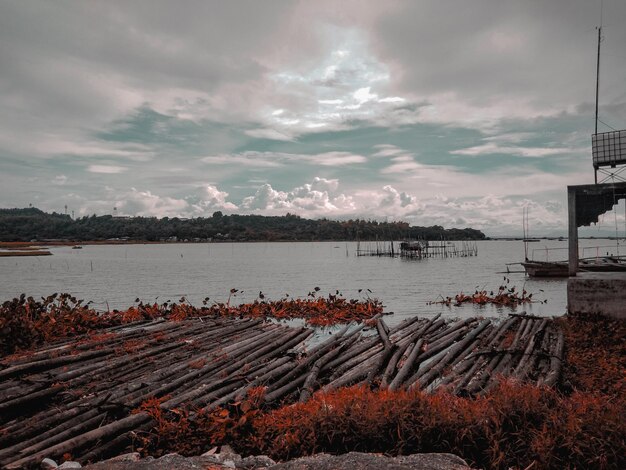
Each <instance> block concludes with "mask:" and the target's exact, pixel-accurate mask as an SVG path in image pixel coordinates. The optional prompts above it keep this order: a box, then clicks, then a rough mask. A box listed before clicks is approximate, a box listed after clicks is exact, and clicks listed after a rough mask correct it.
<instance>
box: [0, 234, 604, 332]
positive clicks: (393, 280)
mask: <svg viewBox="0 0 626 470" xmlns="http://www.w3.org/2000/svg"><path fill="white" fill-rule="evenodd" d="M593 242H594V243H591V241H590V240H583V241H581V244H584V245H585V246H589V245H591V244H595V245H598V244H599V245H610V243H611V242H610V241H607V240H604V241H601V243H598V242H599V241H598V240H594V241H593ZM531 245H533V247H532V248H533V249H535V250H538V252H539V250H545V249H546V248H548V249H550V248H566V246H567V242H564V241H541V242H539V243H533V244H531ZM355 250H356V244H355V243H345V242H328V243H326V242H313V243H238V244H231V243H223V244H166V245H109V246H97V245H85V246H84V249H82V250H72V249H71V247H53V248H51V251H52V252H53V255H54V256H49V257H41V258H39V257H36V258H0V298H1V299H3V300H7V299H9V298H12V297H15V296H17V295H19V294H21V293H26V294H27V295H33V296H45V295H49V294H51V293H54V292H69V293H71V294H73V295H76V296H78V297H79V298H82V299H85V300H92V301H94V305H95V306H96V307H97V308H100V309H106V308H107V304H108V306H109V307H110V308H125V307H128V306H130V305H131V304H132V303H133V302H134V300H135V299H136V298H137V297H139V298H140V299H142V300H144V301H147V302H154V301H158V302H164V301H166V300H172V301H178V300H179V299H180V298H181V297H185V298H186V299H188V300H189V301H190V302H191V303H193V304H196V305H200V304H201V302H202V300H203V299H204V298H205V297H210V298H211V300H212V301H220V302H223V301H226V300H227V299H228V295H229V292H230V289H231V288H236V289H239V291H240V292H239V293H238V294H237V296H236V298H234V299H233V300H232V301H231V303H242V302H249V301H253V300H254V299H256V298H257V297H258V295H259V292H263V293H264V294H265V295H266V298H270V299H277V298H280V297H283V296H292V297H305V296H306V295H307V294H308V293H309V292H310V291H311V290H312V289H313V288H314V287H316V286H318V287H320V288H321V291H320V294H324V295H326V294H328V293H335V291H337V290H338V291H339V292H340V293H342V294H343V295H344V296H345V297H348V298H364V297H365V296H366V295H370V296H373V297H377V298H379V299H381V300H382V301H383V303H384V304H385V306H386V310H387V311H393V312H395V315H393V316H392V317H388V319H389V323H390V324H394V323H396V322H398V321H400V320H401V319H403V318H404V317H406V316H411V315H415V314H420V315H433V314H436V313H442V314H443V315H444V316H446V317H463V316H469V315H482V316H500V315H503V314H506V313H508V312H510V309H508V308H496V307H494V306H483V307H480V306H474V305H464V306H462V307H445V306H441V305H427V302H428V301H433V300H437V299H438V298H439V296H444V297H445V296H453V295H456V294H457V293H459V292H465V293H473V292H474V291H475V290H477V289H478V290H482V289H487V290H488V291H491V290H494V291H495V290H497V289H498V287H499V286H500V285H501V284H502V283H503V282H506V280H505V279H507V278H508V279H509V286H512V285H514V286H516V288H518V289H522V288H525V289H526V290H527V291H528V292H532V293H533V294H534V295H533V297H534V298H535V299H537V300H547V304H540V303H534V304H531V305H525V306H523V307H518V311H520V310H526V311H528V312H529V313H533V314H535V315H560V314H563V313H564V312H565V309H566V286H567V281H566V280H565V279H553V280H532V279H527V278H525V276H524V274H523V273H520V272H515V273H511V274H506V272H505V273H503V271H506V263H511V262H517V261H521V260H522V259H523V257H524V247H523V244H522V242H516V241H484V242H479V243H478V256H476V257H469V258H447V259H425V260H404V259H399V258H377V257H356V256H355V255H354V254H355ZM549 253H552V251H549ZM555 253H557V255H554V257H555V258H559V255H558V253H559V251H558V250H557V251H556V252H555ZM563 253H566V252H565V251H564V252H563ZM510 268H511V269H512V270H517V271H519V270H520V269H521V266H511V267H510ZM359 289H361V290H362V291H361V292H359ZM367 289H370V290H371V291H372V293H371V294H370V293H369V292H368V291H367ZM392 318H393V319H392Z"/></svg>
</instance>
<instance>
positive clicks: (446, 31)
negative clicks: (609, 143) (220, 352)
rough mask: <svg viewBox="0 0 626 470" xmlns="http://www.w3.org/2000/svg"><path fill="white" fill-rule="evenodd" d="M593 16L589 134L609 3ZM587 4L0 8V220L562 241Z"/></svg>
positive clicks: (577, 135) (608, 42) (585, 93)
mask: <svg viewBox="0 0 626 470" xmlns="http://www.w3.org/2000/svg"><path fill="white" fill-rule="evenodd" d="M603 3H604V4H603V10H602V11H603V32H604V36H605V40H604V42H603V45H602V47H603V54H602V67H601V70H602V72H601V73H602V75H601V98H600V117H601V119H602V121H603V122H604V123H606V125H605V124H600V127H599V130H600V131H607V130H610V127H607V125H608V126H611V127H613V128H616V129H623V128H626V48H625V47H624V46H625V45H626V28H624V24H626V2H624V1H623V0H604V2H603ZM600 4H601V1H600V0H597V1H595V0H551V1H545V0H525V1H518V0H516V1H513V0H472V1H468V0H446V1H441V0H413V1H409V0H405V1H402V0H399V1H384V2H383V1H379V0H371V1H346V0H342V1H323V0H322V1H319V0H316V1H301V2H299V1H271V0H269V1H241V0H234V1H228V2H226V1H205V0H202V1H185V2H174V1H157V0H146V1H133V2H127V1H111V0H107V1H104V0H103V1H78V0H75V1H63V0H57V1H54V2H50V1H34V0H2V1H1V2H0V110H1V112H0V206H2V207H26V206H28V205H29V204H32V205H33V206H36V207H39V208H41V209H44V210H49V211H51V210H56V211H59V212H62V211H63V210H64V209H63V208H64V206H65V205H67V206H68V208H69V211H75V214H76V216H79V215H80V216H82V215H88V214H93V213H96V214H107V213H109V214H110V213H112V212H113V207H117V213H119V214H128V215H145V216H151V215H154V216H159V217H162V216H170V217H171V216H181V217H198V216H210V215H211V214H212V213H213V212H214V211H216V210H221V211H222V212H225V213H259V214H285V213H287V212H291V213H296V214H299V215H302V216H304V217H312V218H318V217H329V218H337V219H339V218H347V217H365V218H371V219H379V220H385V219H388V220H405V221H408V222H410V223H411V224H415V225H433V224H439V225H443V226H445V227H453V226H454V227H468V226H471V227H474V228H479V229H482V230H483V231H485V232H486V233H487V234H489V235H499V234H511V235H519V234H520V232H521V218H522V207H524V206H529V208H530V217H531V230H532V233H533V234H536V235H540V234H554V233H564V232H565V229H566V220H567V218H566V198H565V192H566V185H568V184H585V183H592V182H593V170H592V166H591V156H590V134H591V133H592V132H593V125H594V94H595V57H596V47H597V43H596V41H597V31H596V26H597V25H598V24H599V23H600ZM618 212H619V217H621V220H623V217H624V209H623V203H622V209H621V210H618ZM611 224H613V225H612V226H613V227H614V223H613V221H612V217H611V221H610V223H609V222H607V227H608V228H610V227H611Z"/></svg>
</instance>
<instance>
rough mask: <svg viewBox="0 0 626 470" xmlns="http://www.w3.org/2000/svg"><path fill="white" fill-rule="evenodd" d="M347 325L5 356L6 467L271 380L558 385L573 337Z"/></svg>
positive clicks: (1, 432) (470, 324)
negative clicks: (318, 338) (316, 331)
mask: <svg viewBox="0 0 626 470" xmlns="http://www.w3.org/2000/svg"><path fill="white" fill-rule="evenodd" d="M375 321H376V323H375V326H374V327H372V328H364V326H363V325H361V326H355V325H352V326H347V327H345V328H344V329H342V330H341V331H339V332H337V333H335V334H333V335H331V336H330V337H329V338H328V339H327V340H326V341H324V342H321V343H319V344H317V345H316V346H315V347H313V348H309V349H308V350H307V349H306V348H305V344H306V340H307V338H309V337H310V336H311V335H312V334H313V331H312V330H310V329H305V328H290V327H287V326H283V325H280V324H276V323H274V322H262V321H260V320H250V319H225V318H217V317H216V318H202V319H189V320H184V321H180V322H170V321H162V320H157V321H152V322H145V321H142V322H137V323H133V324H129V325H124V326H121V327H114V328H110V329H107V330H104V331H103V332H100V334H98V335H97V336H82V337H78V338H74V339H72V340H67V341H62V342H57V343H54V344H50V345H48V346H46V347H43V348H40V349H38V350H35V351H32V352H27V353H22V354H16V355H13V356H10V357H7V358H5V359H4V360H2V361H0V466H2V467H6V468H20V467H26V466H29V465H35V464H38V463H39V462H40V461H41V460H42V459H43V458H45V457H50V458H58V457H60V456H62V455H63V454H65V453H68V452H70V453H72V456H73V458H74V459H75V460H79V461H83V462H86V461H92V460H96V459H99V458H103V457H108V456H110V455H113V454H115V453H116V452H120V451H122V450H123V449H124V448H125V446H127V445H128V443H129V442H130V440H131V438H132V436H133V434H134V433H136V432H140V431H142V430H147V429H150V428H151V427H152V426H153V425H154V423H153V421H152V418H151V417H150V415H149V414H147V413H146V412H142V411H141V409H140V406H141V405H142V403H144V402H146V400H148V399H158V400H159V406H160V407H161V408H162V409H164V410H171V409H174V408H180V407H187V408H189V409H193V410H197V409H214V408H216V407H219V406H223V405H226V404H228V403H230V402H235V401H240V400H241V399H242V398H243V397H245V395H246V393H247V392H248V391H249V390H250V389H251V388H253V387H260V386H262V387H265V396H264V400H265V406H279V405H282V404H288V403H293V402H296V401H301V402H302V401H306V400H308V399H309V398H310V397H311V396H312V395H313V394H314V393H316V392H317V391H320V390H322V391H329V390H333V389H336V388H338V387H343V386H348V385H353V384H363V385H366V386H369V387H373V388H380V389H385V388H388V389H390V390H396V389H400V388H414V389H421V390H425V391H427V392H434V391H436V390H438V389H441V388H445V389H446V390H448V391H451V392H453V393H456V394H460V395H466V394H467V395H476V394H481V393H485V392H486V391H488V390H490V389H491V388H493V387H494V386H495V384H497V383H498V381H499V380H502V378H503V377H510V378H514V379H516V380H520V381H526V382H531V383H536V384H539V385H547V386H552V385H554V384H556V383H557V381H558V379H559V375H560V370H561V362H562V357H563V347H564V345H563V335H562V333H561V332H560V331H558V329H557V328H556V327H555V326H554V324H553V323H552V322H551V321H549V320H547V319H545V318H539V317H532V316H528V315H522V316H519V315H516V316H511V317H510V318H508V319H506V320H504V321H502V322H500V323H499V324H496V323H495V322H493V321H491V320H479V319H476V318H468V319H464V320H460V321H456V322H446V321H444V320H442V319H440V318H438V317H434V318H431V319H426V318H419V317H413V318H410V319H407V320H405V321H404V322H402V323H400V324H399V325H397V326H394V327H391V328H389V327H388V326H387V325H386V324H385V322H384V321H383V320H382V319H381V318H377V319H376V320H375Z"/></svg>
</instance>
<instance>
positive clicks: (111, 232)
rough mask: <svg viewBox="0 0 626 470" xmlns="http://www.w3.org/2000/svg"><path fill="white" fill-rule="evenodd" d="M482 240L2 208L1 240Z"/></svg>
mask: <svg viewBox="0 0 626 470" xmlns="http://www.w3.org/2000/svg"><path fill="white" fill-rule="evenodd" d="M407 238H408V239H423V240H442V239H444V240H482V239H484V238H485V234H484V233H482V232H481V231H480V230H474V229H471V228H464V229H456V228H453V229H444V228H443V227H441V226H439V225H434V226H432V227H417V226H413V227H412V226H409V224H408V223H406V222H377V221H371V220H361V219H356V220H346V221H336V220H328V219H320V220H311V219H304V218H302V217H299V216H297V215H292V214H287V215H285V216H262V215H237V214H233V215H224V214H222V213H221V212H219V211H218V212H215V213H214V214H213V216H212V217H198V218H194V219H181V218H177V217H173V218H168V217H164V218H162V219H157V218H156V217H113V216H110V215H104V216H95V215H92V216H86V217H82V218H78V219H72V218H71V217H70V216H69V215H64V214H57V213H51V214H49V213H46V212H43V211H41V210H39V209H36V208H28V209H0V241H31V240H37V241H46V240H72V241H87V240H108V239H122V240H125V239H128V240H141V241H211V240H212V241H277V240H286V241H287V240H294V241H295V240H302V241H322V240H348V241H351V240H403V239H407Z"/></svg>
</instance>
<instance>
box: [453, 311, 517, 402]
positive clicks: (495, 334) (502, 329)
mask: <svg viewBox="0 0 626 470" xmlns="http://www.w3.org/2000/svg"><path fill="white" fill-rule="evenodd" d="M516 321H517V319H516V318H515V317H513V318H509V319H508V320H506V321H504V322H502V323H501V324H500V326H499V327H498V328H494V330H493V331H492V332H491V333H490V335H489V336H488V337H487V347H486V350H487V351H491V350H492V349H493V348H494V347H495V346H496V344H498V341H500V338H501V337H502V335H503V334H504V333H506V332H507V331H508V329H509V328H510V327H511V326H513V324H514V323H515V322H516ZM470 360H473V361H474V363H473V364H472V366H471V368H470V369H469V371H467V372H466V373H465V374H464V375H463V377H462V378H461V379H460V380H459V382H458V383H457V384H456V385H455V388H454V391H453V393H454V394H455V395H459V394H461V393H463V392H464V390H465V387H466V386H467V384H468V383H469V382H470V381H471V380H472V378H473V377H474V375H475V374H476V371H478V370H479V369H480V368H482V367H484V366H485V364H486V363H487V360H488V359H487V358H486V357H485V356H480V357H477V356H475V357H472V356H471V355H470V356H469V357H468V361H470Z"/></svg>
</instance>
